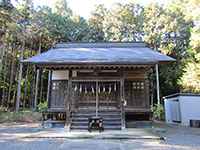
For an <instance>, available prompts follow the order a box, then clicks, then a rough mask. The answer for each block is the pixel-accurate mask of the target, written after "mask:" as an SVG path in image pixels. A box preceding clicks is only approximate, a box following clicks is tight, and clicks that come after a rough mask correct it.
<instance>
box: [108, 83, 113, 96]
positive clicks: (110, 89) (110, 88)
mask: <svg viewBox="0 0 200 150" xmlns="http://www.w3.org/2000/svg"><path fill="white" fill-rule="evenodd" d="M111 91H112V87H111V85H109V91H108V92H109V94H110V93H111Z"/></svg>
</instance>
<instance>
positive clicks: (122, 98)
mask: <svg viewBox="0 0 200 150" xmlns="http://www.w3.org/2000/svg"><path fill="white" fill-rule="evenodd" d="M120 99H121V101H120V105H121V125H122V127H121V129H125V128H126V125H125V111H124V101H125V96H124V75H123V72H122V75H121V79H120Z"/></svg>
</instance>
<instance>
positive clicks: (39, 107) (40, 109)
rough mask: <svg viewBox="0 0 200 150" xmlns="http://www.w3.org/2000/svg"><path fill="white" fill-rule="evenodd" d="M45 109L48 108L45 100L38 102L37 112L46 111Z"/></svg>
mask: <svg viewBox="0 0 200 150" xmlns="http://www.w3.org/2000/svg"><path fill="white" fill-rule="evenodd" d="M47 109H48V104H47V101H45V102H40V103H39V104H38V105H37V110H38V111H39V112H43V111H46V110H47Z"/></svg>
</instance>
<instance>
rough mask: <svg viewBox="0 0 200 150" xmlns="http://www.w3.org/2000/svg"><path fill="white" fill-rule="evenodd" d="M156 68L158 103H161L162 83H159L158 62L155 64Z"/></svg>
mask: <svg viewBox="0 0 200 150" xmlns="http://www.w3.org/2000/svg"><path fill="white" fill-rule="evenodd" d="M155 69H156V91H157V104H158V105H159V104H160V85H159V72H158V64H156V66H155Z"/></svg>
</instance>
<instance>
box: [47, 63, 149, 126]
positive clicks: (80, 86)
mask: <svg viewBox="0 0 200 150" xmlns="http://www.w3.org/2000/svg"><path fill="white" fill-rule="evenodd" d="M46 68H47V69H49V70H51V72H52V73H56V72H59V71H62V73H66V76H67V78H66V79H59V78H56V79H54V78H53V75H51V82H50V84H51V86H50V87H51V88H50V92H49V93H50V96H49V100H48V101H49V104H48V107H49V111H50V112H52V111H55V112H67V115H66V116H67V117H68V118H66V123H67V124H68V125H70V124H71V123H72V122H71V119H72V115H71V114H72V112H77V111H79V110H80V109H81V110H91V111H95V114H94V115H97V116H98V115H99V113H98V112H101V111H106V110H108V111H109V110H120V117H121V118H120V119H121V128H124V127H125V121H126V115H129V114H130V115H132V114H133V115H134V114H138V113H139V114H145V115H148V117H147V118H148V119H150V118H149V117H150V113H151V112H150V94H151V93H150V84H149V83H150V82H151V81H149V75H150V73H151V70H152V66H151V65H141V66H140V65H135V66H131V67H124V66H122V67H114V68H113V67H112V68H109V67H106V68H105V67H102V68H101V67H98V68H95V66H94V67H93V68H90V69H85V68H84V69H80V68H79V69H76V68H64V67H63V66H62V68H60V67H57V68H56V67H53V68H52V66H46ZM63 71H64V72H63ZM133 119H134V118H133Z"/></svg>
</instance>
